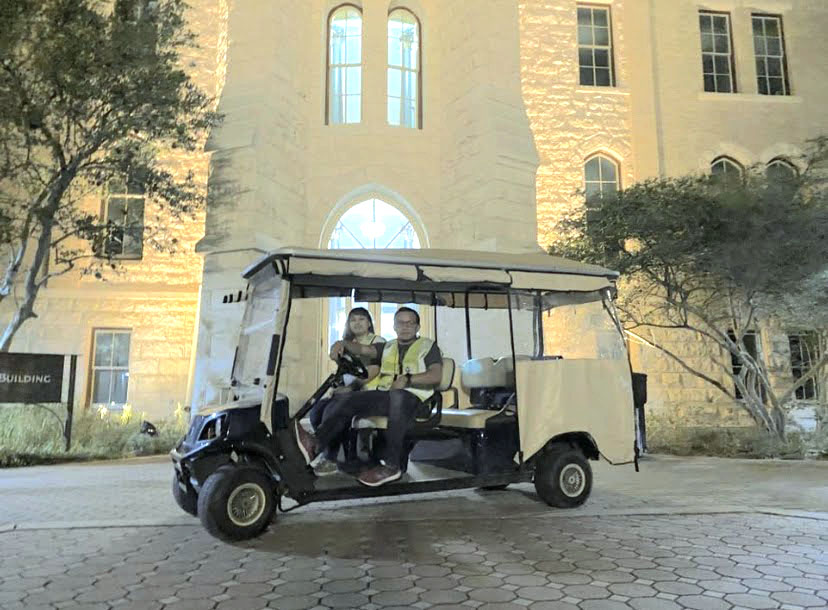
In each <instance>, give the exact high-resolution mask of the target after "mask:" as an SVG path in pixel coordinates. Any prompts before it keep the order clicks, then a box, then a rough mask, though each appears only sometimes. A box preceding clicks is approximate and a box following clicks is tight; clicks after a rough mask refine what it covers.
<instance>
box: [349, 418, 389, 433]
mask: <svg viewBox="0 0 828 610" xmlns="http://www.w3.org/2000/svg"><path fill="white" fill-rule="evenodd" d="M351 427H352V428H356V429H357V430H387V429H388V418H387V417H385V416H384V415H373V416H371V417H355V418H354V421H352V422H351Z"/></svg>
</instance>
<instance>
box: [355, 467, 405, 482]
mask: <svg viewBox="0 0 828 610" xmlns="http://www.w3.org/2000/svg"><path fill="white" fill-rule="evenodd" d="M401 476H402V471H401V470H400V469H399V468H391V467H390V466H377V467H376V468H372V469H371V470H365V471H364V472H362V473H360V475H359V477H358V478H357V480H358V481H359V482H360V483H362V484H363V485H367V486H368V487H379V486H380V485H384V484H385V483H390V482H391V481H396V480H397V479H399V478H400V477H401Z"/></svg>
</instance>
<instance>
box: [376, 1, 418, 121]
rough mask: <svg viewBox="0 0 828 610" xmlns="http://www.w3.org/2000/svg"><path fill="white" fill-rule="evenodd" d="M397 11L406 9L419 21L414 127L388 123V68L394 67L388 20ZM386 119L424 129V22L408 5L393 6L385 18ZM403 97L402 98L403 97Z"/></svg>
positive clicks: (395, 67)
mask: <svg viewBox="0 0 828 610" xmlns="http://www.w3.org/2000/svg"><path fill="white" fill-rule="evenodd" d="M397 11H405V12H407V13H408V14H409V15H411V16H412V17H414V21H416V22H417V124H416V125H415V126H414V127H413V128H412V127H408V126H407V125H403V124H402V122H400V124H399V125H393V124H391V123H388V97H389V95H388V70H390V69H392V66H391V64H390V62H389V59H390V57H388V22H389V21H390V20H391V15H392V14H393V13H396V12H397ZM385 47H386V48H385V52H386V58H385V104H386V110H385V120H386V123H387V124H388V125H389V126H390V127H402V128H406V129H422V128H423V24H422V22H421V21H420V18H419V17H418V16H417V13H415V12H414V11H412V10H411V9H410V8H408V7H406V6H395V7H393V8H390V9H388V16H387V17H386V20H385ZM394 69H400V70H404V68H402V67H397V66H394ZM401 99H402V98H401Z"/></svg>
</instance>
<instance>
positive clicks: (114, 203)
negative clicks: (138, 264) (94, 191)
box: [98, 179, 144, 259]
mask: <svg viewBox="0 0 828 610" xmlns="http://www.w3.org/2000/svg"><path fill="white" fill-rule="evenodd" d="M103 218H104V219H105V221H106V232H105V235H104V238H103V244H102V246H103V247H102V248H99V249H98V255H99V256H103V257H106V258H121V259H140V258H141V257H142V256H143V253H144V187H143V185H142V184H141V183H140V181H136V180H133V179H130V180H126V181H123V180H118V181H113V182H111V183H110V184H109V188H108V189H107V194H106V198H105V199H104V211H103Z"/></svg>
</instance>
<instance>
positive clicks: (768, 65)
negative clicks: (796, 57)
mask: <svg viewBox="0 0 828 610" xmlns="http://www.w3.org/2000/svg"><path fill="white" fill-rule="evenodd" d="M753 49H754V51H755V53H756V78H757V81H758V91H759V94H760V95H790V94H791V88H790V85H789V84H788V65H787V60H786V58H785V38H784V36H783V34H782V18H781V17H778V16H774V15H753Z"/></svg>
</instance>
